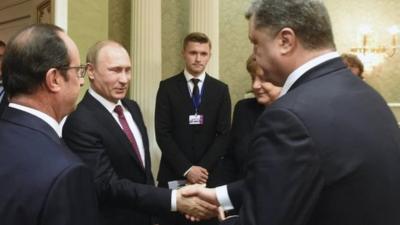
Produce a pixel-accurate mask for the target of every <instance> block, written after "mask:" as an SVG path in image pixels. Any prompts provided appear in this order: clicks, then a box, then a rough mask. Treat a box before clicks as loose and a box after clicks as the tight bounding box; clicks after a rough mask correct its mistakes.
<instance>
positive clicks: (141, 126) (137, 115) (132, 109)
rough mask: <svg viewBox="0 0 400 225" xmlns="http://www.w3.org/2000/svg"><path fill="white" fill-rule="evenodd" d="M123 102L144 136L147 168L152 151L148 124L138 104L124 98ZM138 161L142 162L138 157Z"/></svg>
mask: <svg viewBox="0 0 400 225" xmlns="http://www.w3.org/2000/svg"><path fill="white" fill-rule="evenodd" d="M122 104H123V105H124V106H125V107H126V108H127V109H128V111H129V112H130V113H131V116H132V119H133V121H134V122H135V124H136V126H137V127H138V129H139V132H140V135H141V136H142V141H143V147H144V151H145V152H144V158H145V163H146V168H147V167H149V166H150V165H151V162H150V152H149V141H148V137H147V130H146V126H145V124H144V121H143V118H142V117H141V113H140V110H139V108H138V107H137V106H135V105H133V104H130V103H128V101H126V100H124V99H122ZM135 158H136V155H135ZM137 162H138V163H140V161H139V160H138V159H137Z"/></svg>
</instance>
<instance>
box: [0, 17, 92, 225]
mask: <svg viewBox="0 0 400 225" xmlns="http://www.w3.org/2000/svg"><path fill="white" fill-rule="evenodd" d="M79 64H80V57H79V51H78V48H77V46H76V45H75V43H74V42H73V41H72V40H71V39H70V38H69V37H68V36H67V35H66V34H65V33H64V32H63V31H62V30H61V29H60V28H58V27H56V26H53V25H33V26H30V27H27V28H25V29H24V30H22V31H21V32H19V33H18V34H17V35H16V36H15V37H13V38H12V39H11V41H10V42H9V45H8V46H7V51H6V53H5V55H4V60H3V67H2V71H3V82H4V86H5V90H6V92H7V94H8V96H9V100H10V104H9V105H8V106H7V107H6V108H5V111H4V112H3V114H2V115H1V119H0V181H1V185H0V221H1V224H2V225H27V224H41V225H54V224H64V225H80V224H81V225H91V224H97V215H98V214H97V200H96V194H95V189H94V185H93V182H91V181H92V173H91V171H90V169H89V168H87V166H86V165H85V164H84V163H83V162H82V161H81V160H80V159H79V158H78V157H77V156H76V155H74V154H73V153H72V152H71V151H70V150H69V149H68V148H67V146H65V144H64V143H63V141H62V140H61V129H60V126H59V123H60V121H61V120H62V118H63V117H64V116H65V115H67V114H69V113H70V112H72V111H73V110H74V108H75V102H76V99H77V97H78V94H79V90H80V87H81V86H82V85H83V82H84V80H83V79H82V76H81V75H82V74H83V73H82V69H81V68H82V67H81V66H78V65H79ZM77 68H78V70H77ZM79 71H80V72H79Z"/></svg>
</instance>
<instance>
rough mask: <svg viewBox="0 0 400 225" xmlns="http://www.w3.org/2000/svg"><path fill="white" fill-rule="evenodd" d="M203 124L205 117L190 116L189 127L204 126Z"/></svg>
mask: <svg viewBox="0 0 400 225" xmlns="http://www.w3.org/2000/svg"><path fill="white" fill-rule="evenodd" d="M203 122H204V120H203V115H198V114H195V115H189V125H202V124H203Z"/></svg>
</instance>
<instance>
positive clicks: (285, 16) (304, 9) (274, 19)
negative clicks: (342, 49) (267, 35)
mask: <svg viewBox="0 0 400 225" xmlns="http://www.w3.org/2000/svg"><path fill="white" fill-rule="evenodd" d="M253 16H254V23H255V28H256V29H259V28H268V29H270V31H271V32H272V34H277V33H278V32H279V31H280V30H282V29H283V28H285V27H288V28H291V29H292V30H293V31H294V32H295V34H296V36H297V37H299V40H300V42H301V44H302V45H303V47H304V48H305V49H309V50H313V49H323V48H335V42H334V38H333V33H332V26H331V22H330V19H329V14H328V11H327V9H326V7H325V5H324V3H323V2H322V1H321V0H255V1H253V2H252V4H251V6H250V8H249V10H248V12H247V13H246V18H247V19H250V18H251V17H253Z"/></svg>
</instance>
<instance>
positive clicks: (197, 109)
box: [155, 32, 231, 224]
mask: <svg viewBox="0 0 400 225" xmlns="http://www.w3.org/2000/svg"><path fill="white" fill-rule="evenodd" d="M182 55H183V58H184V60H185V69H184V71H182V72H181V73H179V74H177V75H175V76H173V77H171V78H169V79H166V80H164V81H161V82H160V87H159V89H158V93H157V100H156V111H155V128H156V138H157V143H158V146H159V147H160V149H161V151H162V157H161V162H160V170H159V173H158V178H157V179H158V182H159V186H161V187H169V188H170V189H175V188H177V187H178V186H181V185H184V184H186V183H191V184H195V183H196V184H207V185H209V186H210V185H211V186H213V184H215V182H216V181H215V179H216V177H213V172H214V171H213V170H214V168H215V166H216V165H217V162H218V160H219V159H220V157H221V156H222V155H223V154H224V152H225V149H226V144H227V134H228V131H229V127H230V119H231V117H230V113H231V103H230V96H229V90H228V86H227V85H226V84H224V83H222V82H221V81H218V80H216V79H214V78H213V77H211V76H209V75H208V74H206V72H205V69H206V66H207V63H208V60H209V59H210V56H211V42H210V40H209V39H208V37H207V36H206V35H205V34H203V33H197V32H195V33H191V34H189V35H188V36H186V38H185V39H184V43H183V51H182ZM178 220H180V222H178V221H170V222H169V223H173V224H186V223H187V222H186V221H185V220H184V219H182V218H179V219H178Z"/></svg>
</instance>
